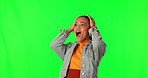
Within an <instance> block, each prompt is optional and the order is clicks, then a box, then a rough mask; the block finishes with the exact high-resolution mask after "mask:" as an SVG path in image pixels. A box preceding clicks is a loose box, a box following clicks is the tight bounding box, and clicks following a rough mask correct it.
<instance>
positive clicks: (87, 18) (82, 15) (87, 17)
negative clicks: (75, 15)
mask: <svg viewBox="0 0 148 78" xmlns="http://www.w3.org/2000/svg"><path fill="white" fill-rule="evenodd" d="M79 17H84V18H86V19H87V20H88V23H89V24H90V20H89V17H88V16H85V15H81V16H79Z"/></svg>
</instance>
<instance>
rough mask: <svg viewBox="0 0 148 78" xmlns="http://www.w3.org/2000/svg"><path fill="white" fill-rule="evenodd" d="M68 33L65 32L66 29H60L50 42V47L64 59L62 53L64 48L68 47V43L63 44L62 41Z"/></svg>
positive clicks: (64, 51) (63, 53)
mask: <svg viewBox="0 0 148 78" xmlns="http://www.w3.org/2000/svg"><path fill="white" fill-rule="evenodd" d="M68 35H69V33H67V32H66V30H63V29H62V30H60V34H59V35H58V36H57V37H56V38H55V39H54V40H52V42H51V43H50V47H51V48H52V49H53V50H54V51H55V52H56V53H57V54H58V55H59V56H60V57H61V58H62V60H64V55H65V53H66V50H67V48H68V45H69V44H70V43H68V44H64V41H65V40H66V38H67V37H68Z"/></svg>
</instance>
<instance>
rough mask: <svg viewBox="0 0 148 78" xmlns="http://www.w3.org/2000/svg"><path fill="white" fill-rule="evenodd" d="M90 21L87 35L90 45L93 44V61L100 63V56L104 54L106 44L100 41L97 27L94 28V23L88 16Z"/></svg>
mask: <svg viewBox="0 0 148 78" xmlns="http://www.w3.org/2000/svg"><path fill="white" fill-rule="evenodd" d="M88 17H89V19H90V29H89V34H90V36H91V37H92V44H93V50H94V52H95V53H94V55H95V59H96V60H97V61H98V63H99V62H100V60H101V58H102V56H103V55H104V53H105V50H106V44H105V43H104V42H103V41H102V37H101V35H100V32H99V31H98V29H97V27H96V26H95V21H94V19H93V18H91V17H90V16H89V15H88Z"/></svg>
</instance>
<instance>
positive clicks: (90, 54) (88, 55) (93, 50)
mask: <svg viewBox="0 0 148 78" xmlns="http://www.w3.org/2000/svg"><path fill="white" fill-rule="evenodd" d="M68 35H69V33H67V32H66V31H65V30H61V33H60V34H59V35H58V36H57V37H56V38H55V39H54V40H53V41H52V42H51V43H50V47H51V48H52V49H53V50H54V51H55V52H56V53H57V54H58V55H59V56H60V57H61V58H62V60H63V61H64V64H63V66H62V68H61V72H60V78H65V77H66V73H67V69H68V66H69V63H70V58H71V56H72V53H73V50H74V48H75V47H76V45H77V44H78V43H77V42H75V43H71V42H70V43H68V44H64V41H65V39H66V38H67V37H68ZM89 35H90V36H91V37H92V40H90V41H89V42H87V43H86V44H85V45H84V47H83V49H82V60H81V72H80V78H97V68H98V65H99V62H100V60H101V58H102V56H103V55H104V53H105V49H106V45H105V43H104V42H103V41H102V37H101V35H100V33H99V31H98V30H97V28H90V29H89Z"/></svg>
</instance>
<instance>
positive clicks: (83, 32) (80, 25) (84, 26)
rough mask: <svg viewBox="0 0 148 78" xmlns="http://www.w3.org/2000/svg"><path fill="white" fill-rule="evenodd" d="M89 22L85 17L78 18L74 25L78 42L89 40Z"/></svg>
mask: <svg viewBox="0 0 148 78" xmlns="http://www.w3.org/2000/svg"><path fill="white" fill-rule="evenodd" d="M89 28H90V25H89V20H88V19H87V18H85V17H78V18H77V19H76V22H75V24H74V33H75V35H76V39H77V41H78V42H81V41H84V40H86V39H89V33H88V30H89Z"/></svg>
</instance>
